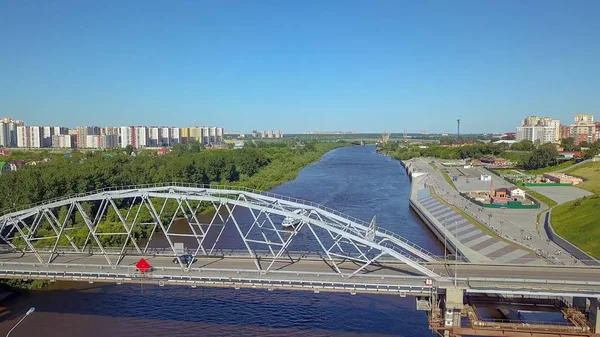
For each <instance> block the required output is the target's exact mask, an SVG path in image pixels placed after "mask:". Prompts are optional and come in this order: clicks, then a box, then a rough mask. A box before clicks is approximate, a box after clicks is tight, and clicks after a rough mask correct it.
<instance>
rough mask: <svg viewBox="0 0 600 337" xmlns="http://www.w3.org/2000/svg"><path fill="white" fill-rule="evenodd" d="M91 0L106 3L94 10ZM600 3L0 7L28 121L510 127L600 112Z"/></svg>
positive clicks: (13, 81)
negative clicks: (534, 117)
mask: <svg viewBox="0 0 600 337" xmlns="http://www.w3.org/2000/svg"><path fill="white" fill-rule="evenodd" d="M92 3H93V4H92ZM598 15H600V1H597V0H590V1H584V0H576V1H566V0H560V1H553V0H540V1H534V0H527V1H522V0H518V1H511V0H502V1H481V0H474V1H442V0H440V1H410V2H409V1H401V0H390V1H376V0H375V1H364V0H356V1H353V0H339V1H335V0H302V1H292V0H283V1H282V0H273V1H259V0H239V1H228V0H214V1H201V0H195V1H194V0H193V1H180V0H176V1H151V0H146V1H138V2H135V1H94V2H92V1H80V0H73V1H51V0H40V1H36V2H33V1H26V0H19V1H2V2H0V50H1V51H0V114H1V115H4V116H11V117H13V118H19V119H23V120H25V123H26V124H28V125H66V126H70V127H73V126H77V125H163V124H164V125H175V126H187V125H193V124H206V125H217V126H223V127H225V128H226V129H227V130H239V131H251V130H252V129H282V130H283V131H284V132H286V133H295V132H303V131H311V130H356V131H358V132H380V131H381V130H383V129H387V130H392V131H394V132H402V131H404V130H405V129H406V130H407V131H409V132H412V131H420V130H427V131H429V132H454V130H455V119H456V118H461V119H462V127H461V129H462V130H463V132H465V133H468V132H479V131H480V132H494V131H511V130H514V127H515V126H516V125H517V124H518V123H519V121H520V119H521V118H522V117H524V116H526V115H529V114H538V115H544V116H546V115H548V116H551V117H555V118H560V119H561V120H565V122H568V123H570V122H571V121H572V118H573V115H574V114H575V113H592V114H596V116H597V118H600V20H598Z"/></svg>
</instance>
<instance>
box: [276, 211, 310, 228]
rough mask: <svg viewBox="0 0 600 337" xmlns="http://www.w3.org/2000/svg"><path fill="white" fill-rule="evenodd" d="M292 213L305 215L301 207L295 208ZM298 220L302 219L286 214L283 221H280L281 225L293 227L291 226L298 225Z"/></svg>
mask: <svg viewBox="0 0 600 337" xmlns="http://www.w3.org/2000/svg"><path fill="white" fill-rule="evenodd" d="M293 213H294V214H298V215H306V211H305V210H303V209H297V210H295V211H294V212H293ZM300 221H302V219H298V218H296V217H293V216H287V217H285V219H283V222H281V226H283V227H286V228H287V227H293V226H296V225H298V224H299V223H300Z"/></svg>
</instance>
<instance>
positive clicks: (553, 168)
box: [524, 161, 575, 174]
mask: <svg viewBox="0 0 600 337" xmlns="http://www.w3.org/2000/svg"><path fill="white" fill-rule="evenodd" d="M574 164H575V162H573V161H566V162H564V163H561V164H559V165H556V166H548V167H544V168H541V169H537V170H526V171H524V172H525V173H527V174H543V173H548V172H553V171H556V170H561V169H565V168H567V167H570V166H573V165H574Z"/></svg>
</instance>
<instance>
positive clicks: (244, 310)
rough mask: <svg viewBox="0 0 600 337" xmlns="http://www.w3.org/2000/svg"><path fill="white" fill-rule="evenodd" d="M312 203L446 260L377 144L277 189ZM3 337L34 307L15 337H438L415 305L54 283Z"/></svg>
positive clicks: (5, 322) (330, 156)
mask: <svg viewBox="0 0 600 337" xmlns="http://www.w3.org/2000/svg"><path fill="white" fill-rule="evenodd" d="M272 191H273V192H275V193H279V194H283V195H288V196H293V197H297V198H301V199H306V200H311V201H314V202H318V203H321V204H324V205H326V206H329V207H331V208H334V209H337V210H339V211H342V212H344V213H347V214H349V215H352V216H355V217H357V218H360V219H364V220H365V221H370V219H371V218H372V217H373V216H374V215H376V216H377V226H379V227H383V228H386V229H389V230H392V231H395V232H396V233H398V234H400V235H402V236H404V237H406V238H408V239H409V240H411V241H412V242H414V243H416V244H418V245H420V246H422V247H424V248H425V249H427V250H429V251H431V252H433V253H436V254H440V253H442V249H443V247H442V246H441V245H440V244H439V243H438V242H437V240H436V239H435V238H434V237H433V235H432V234H431V233H430V232H429V231H428V229H427V228H426V227H425V226H424V225H423V224H422V223H421V222H420V220H419V219H418V218H417V217H416V215H415V214H414V213H412V211H411V210H410V209H409V205H408V198H409V194H410V190H409V180H408V177H407V175H406V173H405V172H404V170H403V168H402V166H401V165H400V163H399V162H398V161H396V160H393V159H391V158H389V157H386V156H382V155H379V154H377V153H375V148H374V147H373V146H365V147H348V148H340V149H336V150H333V151H331V152H329V153H327V154H326V155H325V156H323V158H322V159H321V160H320V161H319V162H317V163H315V164H313V165H311V166H308V167H306V168H304V169H303V170H302V171H301V172H300V174H299V176H298V178H297V179H295V180H293V181H290V182H287V183H285V184H283V185H280V186H278V187H276V188H274V189H273V190H272ZM3 304H4V305H5V306H6V308H5V310H3V311H2V312H0V335H1V336H4V335H5V334H6V332H8V330H9V329H10V328H11V327H12V326H13V325H14V323H16V321H17V320H18V319H19V318H20V315H22V314H23V313H24V312H25V311H27V309H28V308H29V307H30V306H35V307H36V311H35V313H33V314H32V315H31V316H29V317H27V318H26V320H25V321H24V322H23V323H22V324H21V325H19V327H17V329H15V331H14V332H13V333H12V334H11V337H19V336H21V337H25V336H47V337H53V336H57V337H58V336H60V337H71V336H72V337H80V336H85V337H96V336H97V337H106V336H115V337H118V336H127V337H142V336H144V337H147V336H173V337H181V336H223V337H233V336H240V335H246V336H266V337H270V336H358V335H368V336H405V337H410V336H414V337H423V336H434V334H432V333H431V332H430V331H429V329H428V324H427V316H426V314H425V312H422V311H416V310H415V300H414V298H412V297H407V298H401V297H399V296H391V295H361V294H358V295H350V294H341V293H340V294H337V293H319V294H314V293H312V292H301V291H297V292H294V291H278V290H275V291H266V290H264V291H263V290H254V289H241V290H235V289H226V288H203V287H198V288H188V287H183V286H182V287H176V286H173V287H168V286H166V287H158V286H148V285H141V284H132V285H105V284H98V283H95V284H81V283H68V282H67V283H56V284H52V285H51V286H50V287H49V288H48V289H46V290H44V291H40V292H34V293H32V294H31V295H30V296H28V297H17V298H14V299H11V300H8V301H6V302H4V303H3Z"/></svg>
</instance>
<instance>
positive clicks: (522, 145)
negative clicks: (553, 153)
mask: <svg viewBox="0 0 600 337" xmlns="http://www.w3.org/2000/svg"><path fill="white" fill-rule="evenodd" d="M510 149H511V150H515V151H531V150H533V149H534V146H533V142H532V141H530V140H527V139H524V140H522V141H519V142H516V143H514V144H513V145H511V147H510Z"/></svg>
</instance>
